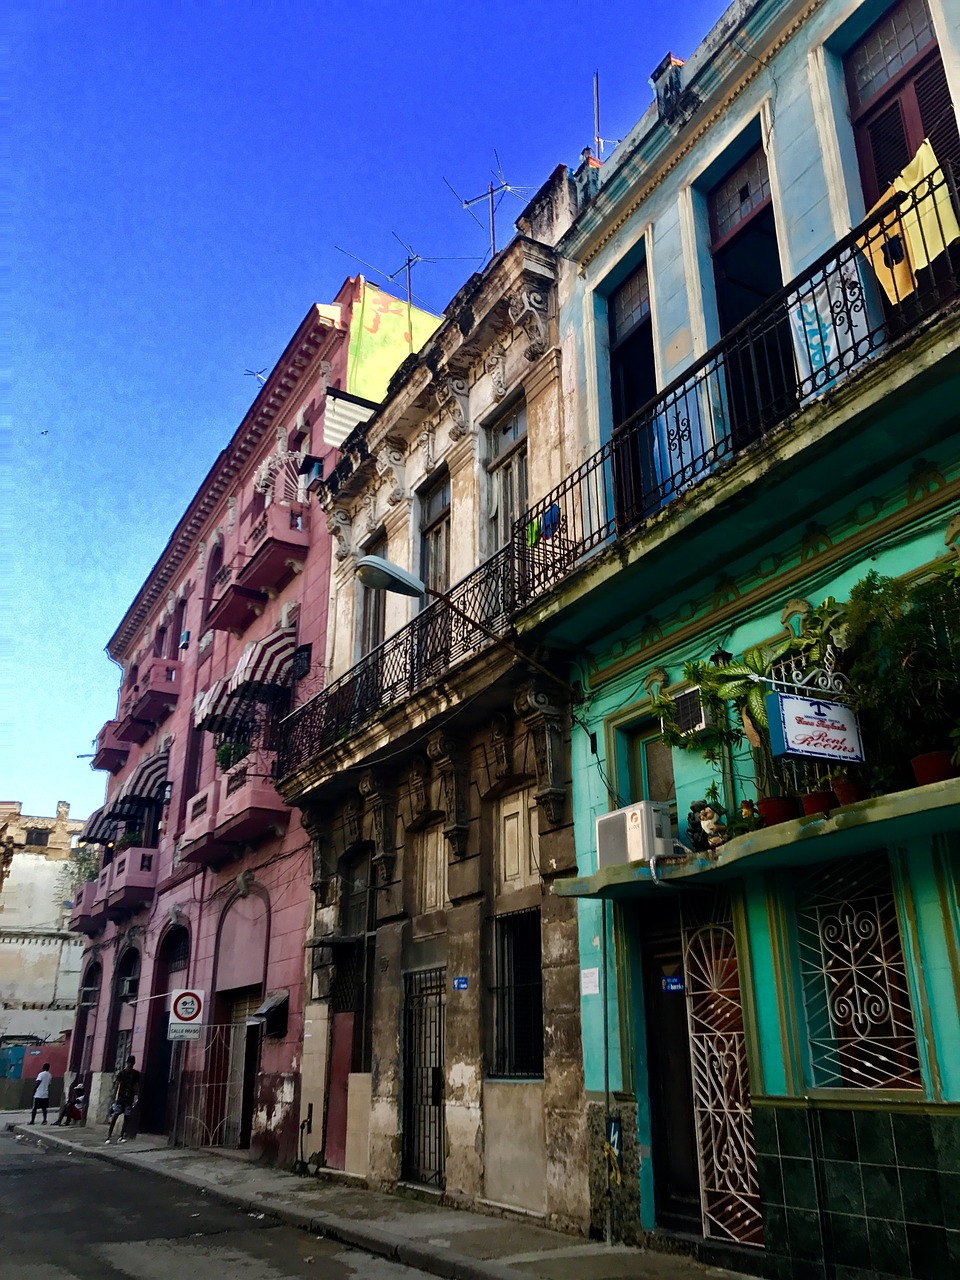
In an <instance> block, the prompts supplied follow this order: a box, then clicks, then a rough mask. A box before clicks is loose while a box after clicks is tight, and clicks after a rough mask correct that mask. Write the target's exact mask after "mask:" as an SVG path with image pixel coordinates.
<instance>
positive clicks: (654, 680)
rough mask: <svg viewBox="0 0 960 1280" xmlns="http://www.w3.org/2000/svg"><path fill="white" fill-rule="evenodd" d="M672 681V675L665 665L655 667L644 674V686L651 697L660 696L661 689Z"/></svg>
mask: <svg viewBox="0 0 960 1280" xmlns="http://www.w3.org/2000/svg"><path fill="white" fill-rule="evenodd" d="M669 683H670V677H669V675H668V674H667V672H666V670H665V668H664V667H653V668H652V670H650V671H648V672H647V674H646V676H644V680H643V687H644V688H645V689H646V691H647V696H648V697H650V698H659V697H660V693H661V690H663V689H665V688H666V686H667V685H668V684H669Z"/></svg>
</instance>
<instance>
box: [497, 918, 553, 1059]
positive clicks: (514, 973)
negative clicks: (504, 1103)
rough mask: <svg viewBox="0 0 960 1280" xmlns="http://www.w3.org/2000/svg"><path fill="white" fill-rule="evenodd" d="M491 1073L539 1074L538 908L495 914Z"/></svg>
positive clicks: (540, 962) (540, 970)
mask: <svg viewBox="0 0 960 1280" xmlns="http://www.w3.org/2000/svg"><path fill="white" fill-rule="evenodd" d="M494 929H495V935H496V966H497V984H496V991H495V995H496V1001H495V1004H496V1027H495V1043H494V1074H495V1075H497V1076H504V1077H507V1078H514V1079H516V1078H519V1079H525V1078H526V1079H531V1078H532V1079H536V1078H538V1077H540V1076H542V1075H543V960H542V950H541V942H540V908H539V907H535V908H533V909H532V910H529V911H513V912H510V913H509V914H508V915H502V916H497V917H496V919H495V921H494Z"/></svg>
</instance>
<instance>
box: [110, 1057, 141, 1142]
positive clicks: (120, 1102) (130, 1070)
mask: <svg viewBox="0 0 960 1280" xmlns="http://www.w3.org/2000/svg"><path fill="white" fill-rule="evenodd" d="M135 1062H136V1058H134V1057H133V1055H132V1054H131V1056H130V1057H129V1058H128V1059H127V1065H126V1066H125V1067H124V1068H123V1070H122V1071H118V1072H117V1074H116V1076H115V1077H114V1081H113V1102H112V1103H111V1104H110V1127H109V1129H108V1130H107V1142H106V1145H107V1146H109V1145H110V1139H111V1138H112V1137H113V1127H114V1125H115V1124H116V1123H117V1120H118V1119H119V1117H120V1116H123V1125H122V1126H121V1129H120V1141H121V1142H126V1140H127V1121H128V1120H129V1119H130V1117H131V1116H132V1115H133V1109H134V1107H135V1106H136V1105H137V1103H138V1102H139V1101H140V1072H139V1071H135V1070H134V1066H133V1064H134V1063H135Z"/></svg>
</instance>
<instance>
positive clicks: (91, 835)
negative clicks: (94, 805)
mask: <svg viewBox="0 0 960 1280" xmlns="http://www.w3.org/2000/svg"><path fill="white" fill-rule="evenodd" d="M113 825H114V824H113V819H112V818H109V817H108V816H107V805H103V806H102V807H101V808H99V809H94V811H93V813H91V815H90V817H89V818H88V819H87V821H86V823H85V824H84V827H83V830H82V831H81V832H80V834H79V836H77V843H78V844H109V843H110V841H111V840H112V839H113Z"/></svg>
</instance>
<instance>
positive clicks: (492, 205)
mask: <svg viewBox="0 0 960 1280" xmlns="http://www.w3.org/2000/svg"><path fill="white" fill-rule="evenodd" d="M493 154H494V156H495V158H496V161H497V167H496V169H495V170H493V176H494V178H495V179H496V182H490V183H488V185H487V189H486V191H482V192H481V193H480V195H478V196H472V197H471V198H470V199H468V200H464V198H463V197H462V196H461V195H460V194H459V192H458V191H456V190H455V188H454V187H453V185H452V183H450V182H447V179H446V178H444V182H446V183H447V186H448V187H449V188H450V190H451V191H452V192H453V194H454V195H455V196H456V197H457V199H458V200H459V201H460V207H461V208H462V209H466V210H467V212H468V213H469V214H470V216H471V218H473V220H474V222H476V223H478V224H479V225H480V226H481V227H482V226H483V223H482V222H480V219H479V218H478V217H477V215H476V214H475V213H474V212H473V206H474V205H475V204H480V203H481V202H482V201H484V200H486V201H487V202H488V205H489V216H488V222H489V231H490V257H491V258H495V257H496V256H497V224H496V213H497V209H498V208H499V207H500V201H501V200H502V199H503V197H504V196H505V195H506V194H507V192H509V193H510V194H511V195H515V196H516V197H517V199H518V200H522V199H523V198H524V197H523V195H521V192H523V193H525V194H528V193H530V192H532V191H535V190H536V188H535V187H516V186H514V185H513V183H510V182H508V181H507V180H506V178H505V177H504V176H503V169H502V167H501V165H500V157H499V155H497V152H496V150H494V153H493ZM497 196H499V197H500V199H499V200H498V199H496V197H497Z"/></svg>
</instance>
